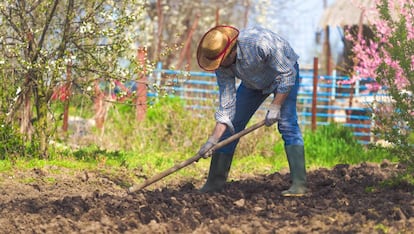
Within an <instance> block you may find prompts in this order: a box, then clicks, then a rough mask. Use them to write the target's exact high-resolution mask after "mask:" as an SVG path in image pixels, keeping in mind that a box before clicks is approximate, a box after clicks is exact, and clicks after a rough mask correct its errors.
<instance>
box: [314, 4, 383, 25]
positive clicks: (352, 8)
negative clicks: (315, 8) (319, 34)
mask: <svg viewBox="0 0 414 234" xmlns="http://www.w3.org/2000/svg"><path fill="white" fill-rule="evenodd" d="M375 6H376V5H375V0H336V1H335V2H334V3H333V4H332V5H331V6H329V7H328V8H327V9H326V10H325V11H324V13H323V15H322V18H321V21H320V23H319V24H320V26H321V27H325V26H328V25H329V26H344V25H358V24H359V23H360V22H362V23H363V24H367V23H368V19H369V18H372V17H375V16H374V15H373V13H372V9H374V8H375Z"/></svg>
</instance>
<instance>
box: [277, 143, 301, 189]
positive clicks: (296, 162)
mask: <svg viewBox="0 0 414 234" xmlns="http://www.w3.org/2000/svg"><path fill="white" fill-rule="evenodd" d="M285 151H286V155H287V158H288V162H289V169H290V178H291V180H292V186H291V187H290V188H289V189H288V190H285V191H282V196H284V197H301V196H303V195H305V193H306V169H305V150H304V146H303V145H287V146H285Z"/></svg>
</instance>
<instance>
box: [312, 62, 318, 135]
mask: <svg viewBox="0 0 414 234" xmlns="http://www.w3.org/2000/svg"><path fill="white" fill-rule="evenodd" d="M318 69H319V68H318V58H317V57H314V58H313V93H312V125H311V126H312V131H315V130H316V98H317V91H318Z"/></svg>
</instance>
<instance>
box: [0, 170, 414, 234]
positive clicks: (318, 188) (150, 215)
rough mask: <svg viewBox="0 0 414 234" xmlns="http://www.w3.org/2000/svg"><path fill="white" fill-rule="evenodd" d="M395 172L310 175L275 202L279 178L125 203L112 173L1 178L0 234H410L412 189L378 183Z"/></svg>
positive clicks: (192, 186)
mask: <svg viewBox="0 0 414 234" xmlns="http://www.w3.org/2000/svg"><path fill="white" fill-rule="evenodd" d="M401 170H402V168H401V166H398V165H395V164H391V163H388V162H384V163H382V164H370V163H368V164H366V163H364V164H361V165H357V166H350V165H337V166H336V167H335V168H334V169H332V170H328V169H318V170H313V171H310V172H309V174H308V180H309V189H310V192H309V194H308V195H307V196H305V197H302V198H283V197H282V196H280V191H282V190H284V189H286V188H288V186H289V174H280V173H274V174H271V175H263V176H254V177H251V178H246V179H240V180H238V181H231V182H229V184H228V186H227V187H226V189H225V191H223V192H222V193H216V194H199V193H198V192H197V188H199V186H201V185H202V183H203V182H204V181H182V182H178V183H177V184H176V185H170V186H169V187H160V186H155V185H152V186H150V187H148V189H146V190H144V191H139V192H137V193H134V194H127V193H126V187H127V186H126V185H125V184H126V182H125V181H123V179H124V178H126V177H123V175H122V173H118V174H116V175H109V173H102V172H98V171H82V172H77V173H75V174H74V173H73V171H65V169H63V168H57V167H45V168H41V169H34V170H32V171H28V172H17V171H16V172H14V173H13V175H11V174H10V173H9V174H4V173H3V174H0V233H414V199H413V194H414V187H413V186H412V185H408V184H399V185H394V186H392V185H389V183H386V182H387V181H390V180H387V179H389V178H391V177H392V176H394V175H395V173H396V172H398V171H401ZM57 171H59V172H60V173H56V172H57ZM125 173H126V172H125ZM387 184H388V185H387Z"/></svg>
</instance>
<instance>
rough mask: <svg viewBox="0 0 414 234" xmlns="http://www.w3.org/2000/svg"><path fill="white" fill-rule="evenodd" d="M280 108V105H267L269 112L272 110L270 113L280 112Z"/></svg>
mask: <svg viewBox="0 0 414 234" xmlns="http://www.w3.org/2000/svg"><path fill="white" fill-rule="evenodd" d="M280 108H282V105H280V104H275V103H271V104H270V105H269V110H272V111H276V110H280Z"/></svg>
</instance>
